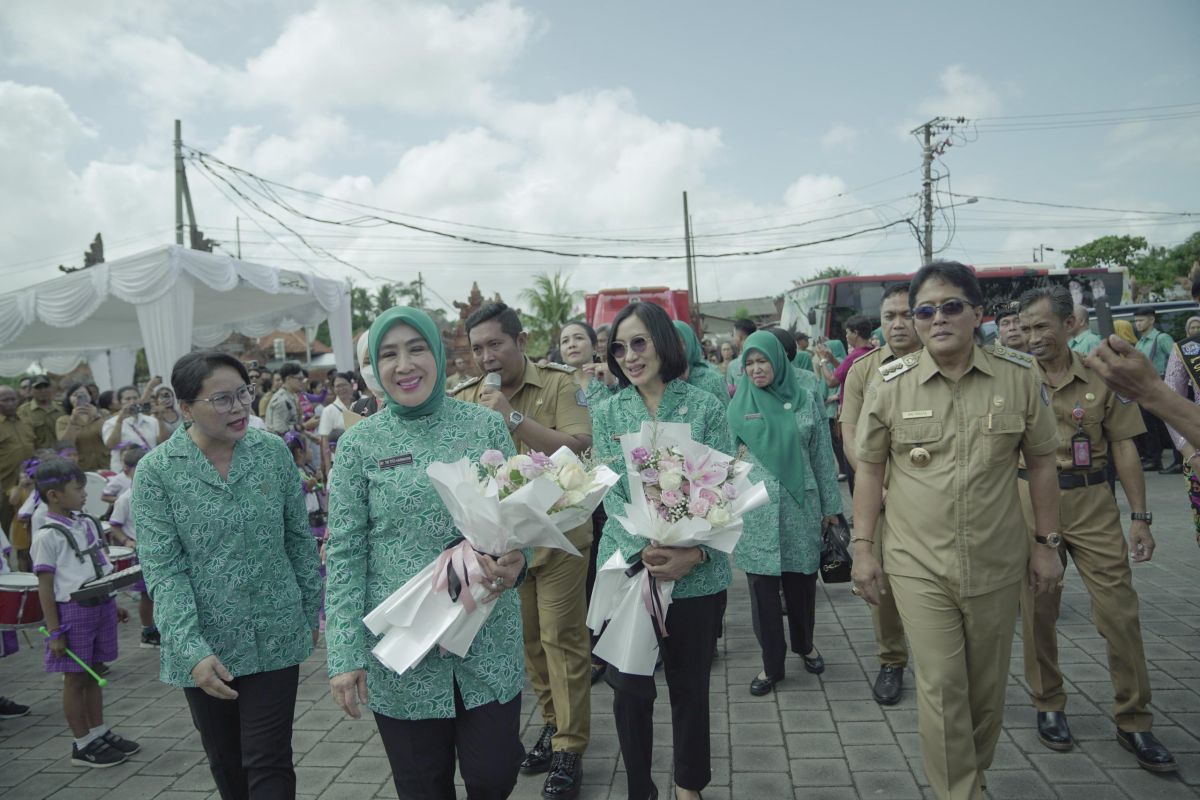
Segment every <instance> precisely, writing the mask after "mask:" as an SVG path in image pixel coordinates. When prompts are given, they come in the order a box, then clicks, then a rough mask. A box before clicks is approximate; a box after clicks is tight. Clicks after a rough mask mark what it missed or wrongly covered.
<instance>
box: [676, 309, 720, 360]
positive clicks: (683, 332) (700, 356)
mask: <svg viewBox="0 0 1200 800" xmlns="http://www.w3.org/2000/svg"><path fill="white" fill-rule="evenodd" d="M674 324H675V330H677V331H679V335H680V336H681V337H683V349H684V350H686V351H687V361H688V364H689V365H690V366H691V367H692V369H695V368H696V367H702V368H705V369H709V368H711V366H712V365H711V364H709V363H708V361H706V360H705V358H704V348H702V347H701V346H700V340H699V339H697V338H696V332H695V331H694V330H692V326H691V325H688V324H687V323H686V322H684V321H683V320H681V319H677V320H675V321H674Z"/></svg>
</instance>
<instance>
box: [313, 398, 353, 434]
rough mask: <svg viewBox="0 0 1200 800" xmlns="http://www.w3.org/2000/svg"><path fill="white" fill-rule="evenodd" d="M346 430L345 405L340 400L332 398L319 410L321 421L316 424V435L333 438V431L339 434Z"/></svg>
mask: <svg viewBox="0 0 1200 800" xmlns="http://www.w3.org/2000/svg"><path fill="white" fill-rule="evenodd" d="M345 430H346V406H345V405H343V404H342V401H341V400H334V401H333V402H332V403H330V404H329V405H327V406H325V410H324V411H322V412H321V423H320V424H319V425H318V426H317V436H328V437H330V438H333V434H334V431H337V434H338V435H339V436H340V435H341V434H342V433H344V432H345Z"/></svg>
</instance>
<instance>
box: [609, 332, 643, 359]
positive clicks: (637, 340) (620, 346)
mask: <svg viewBox="0 0 1200 800" xmlns="http://www.w3.org/2000/svg"><path fill="white" fill-rule="evenodd" d="M649 344H650V340H649V339H647V338H646V337H645V336H635V337H634V338H633V339H632V340H631V341H630V342H629V347H628V348H627V347H626V346H625V343H624V342H613V343H612V344H610V345H609V346H608V351H609V352H610V353H612V354H613V357H614V358H616V359H617V360H618V361H620V360H621V359H623V358H625V353H627V352H628V351H629V350H633V352H635V353H637V354H638V355H641V354H642V353H644V352H646V347H647V346H649Z"/></svg>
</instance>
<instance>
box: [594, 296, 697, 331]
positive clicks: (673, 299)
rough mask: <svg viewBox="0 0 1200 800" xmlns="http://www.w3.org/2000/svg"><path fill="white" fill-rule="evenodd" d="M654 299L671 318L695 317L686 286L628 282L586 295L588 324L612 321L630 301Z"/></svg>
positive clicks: (597, 326) (596, 324)
mask: <svg viewBox="0 0 1200 800" xmlns="http://www.w3.org/2000/svg"><path fill="white" fill-rule="evenodd" d="M637 302H642V303H654V304H656V305H659V306H662V307H663V309H665V310H666V312H667V316H669V317H670V318H671V319H681V320H683V321H684V322H687V323H688V324H691V321H692V309H691V304H690V302H689V301H688V293H687V290H686V289H668V288H667V287H666V286H629V287H626V288H624V289H601V290H600V291H599V292H596V293H595V294H589V295H586V296H585V297H584V305H585V311H586V314H587V321H588V324H589V325H591V326H592V327H593V328H599V327H600V326H601V325H611V324H612V321H613V319H615V318H616V316H617V312H618V311H620V310H621V309H622V308H624V307H625V306H627V305H629V304H630V303H637Z"/></svg>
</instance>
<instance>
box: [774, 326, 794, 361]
mask: <svg viewBox="0 0 1200 800" xmlns="http://www.w3.org/2000/svg"><path fill="white" fill-rule="evenodd" d="M767 330H768V331H770V332H771V333H772V334H773V335H774V336H775V338H776V339H778V340H779V343H780V344H781V345H783V352H784V353H786V354H787V360H788V361H791V360H792V359H793V358H795V357H796V351H797V350H798V349H799V348H797V347H796V337H795V336H793V335H792V334H790V333H788V332H787V331H785V330H784V329H783V328H767Z"/></svg>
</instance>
